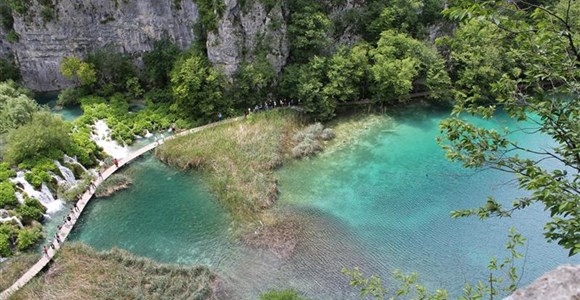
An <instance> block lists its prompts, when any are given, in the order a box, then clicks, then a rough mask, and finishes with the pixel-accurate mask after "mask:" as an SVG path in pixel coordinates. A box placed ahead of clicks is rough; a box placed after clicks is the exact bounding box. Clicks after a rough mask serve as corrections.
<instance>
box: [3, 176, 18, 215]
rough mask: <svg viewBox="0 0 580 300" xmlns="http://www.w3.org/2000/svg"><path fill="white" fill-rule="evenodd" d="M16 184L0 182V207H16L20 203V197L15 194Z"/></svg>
mask: <svg viewBox="0 0 580 300" xmlns="http://www.w3.org/2000/svg"><path fill="white" fill-rule="evenodd" d="M15 192H16V190H14V186H13V185H12V183H10V182H8V181H2V182H0V208H5V207H9V208H10V207H15V206H16V205H18V199H17V198H16V195H15V194H14V193H15Z"/></svg>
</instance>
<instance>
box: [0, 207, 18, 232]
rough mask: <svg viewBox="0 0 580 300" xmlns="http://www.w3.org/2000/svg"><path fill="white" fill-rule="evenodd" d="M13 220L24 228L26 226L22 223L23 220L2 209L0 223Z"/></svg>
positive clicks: (0, 210)
mask: <svg viewBox="0 0 580 300" xmlns="http://www.w3.org/2000/svg"><path fill="white" fill-rule="evenodd" d="M12 221H15V222H16V223H17V224H18V227H20V228H24V226H23V225H22V222H20V220H19V219H18V218H17V217H15V216H10V214H9V213H8V211H7V210H5V209H0V223H6V222H12Z"/></svg>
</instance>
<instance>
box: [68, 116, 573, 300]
mask: <svg viewBox="0 0 580 300" xmlns="http://www.w3.org/2000/svg"><path fill="white" fill-rule="evenodd" d="M402 115H405V116H404V117H395V118H394V119H390V120H389V119H385V121H384V122H382V123H381V125H379V126H376V127H373V128H369V130H367V131H366V132H365V133H363V134H361V135H360V136H359V137H357V142H356V143H354V144H349V145H346V146H344V147H342V148H340V149H337V150H335V151H332V152H331V153H325V154H323V155H321V156H319V157H317V158H313V159H309V160H303V161H297V162H293V163H290V164H288V165H286V166H284V168H283V169H282V170H281V171H280V173H279V177H280V191H281V198H280V200H279V202H278V204H277V205H276V208H275V209H277V210H280V211H281V212H284V213H288V214H292V215H293V216H294V217H295V218H297V219H298V220H299V221H300V223H301V225H302V227H303V231H302V235H301V236H300V238H299V241H300V243H299V245H298V246H297V249H296V252H295V253H294V255H293V256H292V257H290V258H288V259H279V258H277V257H276V256H275V255H273V254H272V253H270V252H269V251H267V250H254V249H247V248H246V247H245V246H243V245H242V244H240V243H239V242H236V241H235V240H234V239H232V238H230V236H229V228H230V226H231V224H230V221H229V219H228V216H227V215H226V213H225V212H224V210H223V209H221V208H220V207H219V206H218V205H217V204H216V202H215V200H214V199H213V198H212V196H211V195H210V194H209V193H208V192H207V190H206V189H205V188H204V186H203V184H202V183H201V181H200V174H198V173H192V174H186V173H183V172H181V171H179V170H176V169H173V168H171V167H168V166H165V165H163V164H162V163H160V162H159V161H158V160H156V159H155V158H153V157H147V158H145V159H142V160H140V161H137V162H135V163H133V164H132V165H131V166H129V167H128V168H127V169H126V170H125V172H126V173H127V174H128V175H130V176H131V177H132V178H133V180H134V186H133V187H132V188H130V189H129V190H126V191H122V192H119V193H117V194H116V195H114V196H113V197H111V198H107V199H100V200H97V201H94V202H92V203H91V204H90V205H89V206H88V209H87V210H86V212H85V213H84V216H83V217H82V219H81V223H80V224H79V225H80V226H78V227H77V228H76V229H75V231H74V235H73V239H76V240H80V241H83V242H85V243H88V244H89V245H91V246H93V247H95V248H97V249H101V250H106V249H110V248H112V247H119V248H123V249H127V250H130V251H132V252H134V253H136V254H137V255H142V256H147V257H151V258H153V259H156V260H158V261H161V262H175V263H183V264H192V263H203V264H208V265H209V266H210V267H212V268H213V269H214V270H216V271H217V272H218V273H219V275H220V277H221V278H222V279H223V282H224V286H225V287H226V296H227V297H228V298H232V299H255V298H256V296H257V295H258V294H259V293H260V292H262V291H264V290H267V289H270V288H286V287H294V288H296V289H298V290H300V291H302V292H303V293H304V294H305V295H307V296H309V297H311V298H312V299H354V298H356V291H354V290H352V289H351V288H349V287H348V280H347V278H345V277H344V276H343V275H342V274H340V269H342V268H343V267H354V266H359V267H360V268H361V270H362V271H363V272H365V273H377V274H379V275H381V276H383V277H384V278H388V277H389V274H390V272H391V271H393V270H394V269H400V270H403V271H406V272H411V271H417V272H419V273H420V275H421V279H422V282H424V283H425V284H426V285H428V286H429V287H432V288H434V287H443V288H447V289H448V290H450V292H451V293H452V294H453V295H457V294H458V293H459V292H460V290H461V287H462V285H463V283H464V282H466V281H468V282H472V281H473V280H474V279H484V278H485V277H486V276H487V272H486V266H487V263H488V258H489V256H492V255H496V256H503V255H504V253H503V251H502V249H503V244H504V243H505V240H506V237H507V229H508V228H509V227H510V226H512V225H513V226H516V227H517V228H518V230H519V231H520V232H522V233H523V234H524V235H525V236H526V237H527V238H528V239H529V246H528V247H527V249H523V251H526V252H527V258H526V260H525V261H523V262H522V263H524V269H525V273H524V278H523V280H522V284H525V283H528V282H530V281H531V280H533V279H534V278H535V277H537V276H539V275H540V274H542V273H543V272H545V271H547V270H549V269H551V268H553V267H555V266H556V265H558V264H561V263H566V262H575V263H579V262H580V258H574V259H569V258H567V256H566V255H567V253H566V251H564V250H562V249H560V248H559V247H558V246H557V245H552V244H548V243H546V241H545V240H544V238H543V237H542V235H541V231H542V226H543V224H544V222H545V220H546V219H547V216H546V214H545V213H544V212H543V210H542V209H541V207H532V208H530V209H527V210H526V211H525V212H524V213H520V214H517V215H516V216H515V217H514V218H511V219H503V220H495V219H493V220H488V221H484V222H482V221H479V220H476V219H460V220H454V219H451V218H449V212H450V211H451V210H453V209H458V208H470V207H475V206H477V205H478V204H480V203H482V202H483V201H484V199H485V197H486V196H488V195H493V196H496V197H497V198H498V199H502V201H505V202H506V203H509V202H510V201H511V200H512V199H513V198H514V197H515V196H516V195H520V194H521V192H519V191H517V189H516V187H515V186H514V185H513V184H509V183H508V182H509V180H510V179H511V178H510V177H509V176H508V175H507V174H504V173H499V172H494V171H483V172H473V171H468V170H464V169H462V168H461V167H460V166H459V165H457V164H452V163H449V162H448V161H446V160H445V158H444V157H443V153H442V151H441V150H440V148H439V146H438V145H437V144H436V143H435V137H436V136H437V134H438V128H437V125H438V122H439V121H440V119H441V118H443V117H445V116H446V113H444V112H438V111H426V110H413V111H406V112H404V114H402ZM494 122H495V123H494V124H502V125H506V126H513V124H510V123H509V122H508V121H506V120H501V119H499V120H495V121H494ZM482 124H485V123H484V122H482ZM517 138H518V139H519V140H521V141H522V142H528V143H534V144H537V145H544V144H545V145H548V143H549V140H548V139H546V138H545V137H541V136H537V135H536V136H526V135H520V136H519V137H517ZM526 139H531V140H526Z"/></svg>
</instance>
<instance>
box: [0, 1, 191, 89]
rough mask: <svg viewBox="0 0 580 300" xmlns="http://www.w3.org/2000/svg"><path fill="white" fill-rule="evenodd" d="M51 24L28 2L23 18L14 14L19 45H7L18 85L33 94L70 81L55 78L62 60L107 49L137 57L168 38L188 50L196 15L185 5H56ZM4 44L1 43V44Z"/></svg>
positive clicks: (99, 2) (150, 3)
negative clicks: (16, 66) (19, 78)
mask: <svg viewBox="0 0 580 300" xmlns="http://www.w3.org/2000/svg"><path fill="white" fill-rule="evenodd" d="M56 2H57V3H56V5H55V7H54V8H53V19H52V20H50V21H46V22H45V21H43V18H42V17H41V11H42V6H41V5H39V4H38V2H37V1H33V5H31V6H30V7H29V9H28V12H27V13H26V14H24V15H15V16H14V17H15V18H14V30H15V31H16V32H17V33H18V35H19V36H20V40H19V41H18V42H16V43H13V44H11V51H12V52H13V53H14V55H15V57H16V59H17V61H18V63H19V65H20V69H21V72H22V77H23V81H24V84H25V85H26V86H28V87H29V88H32V89H34V90H39V91H47V90H56V89H61V88H63V87H66V86H69V85H70V84H71V82H69V81H68V80H66V79H65V78H63V77H62V76H61V75H60V73H59V64H60V61H61V60H62V58H63V57H67V56H76V57H83V56H84V55H85V54H86V53H87V52H90V51H94V50H96V49H99V48H102V47H105V46H108V45H111V46H113V47H114V48H115V49H117V51H119V52H122V53H128V54H131V55H134V56H139V55H140V54H141V53H143V52H146V51H149V50H151V49H152V46H153V42H154V41H156V40H158V39H160V38H161V37H162V36H168V37H169V38H170V39H172V40H173V41H174V42H175V43H176V44H177V45H179V46H181V47H183V48H185V47H188V46H189V45H191V43H192V41H193V39H194V34H193V31H192V26H193V24H195V23H196V22H197V19H198V11H197V7H196V5H195V4H194V3H193V2H192V1H191V0H182V1H181V7H180V8H176V7H175V6H174V5H175V4H174V1H159V0H139V1H121V0H119V1H113V0H98V1H95V0H60V1H56ZM5 43H6V42H5V41H3V44H5Z"/></svg>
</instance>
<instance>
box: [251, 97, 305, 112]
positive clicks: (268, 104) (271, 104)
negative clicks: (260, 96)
mask: <svg viewBox="0 0 580 300" xmlns="http://www.w3.org/2000/svg"><path fill="white" fill-rule="evenodd" d="M284 100H285V99H280V100H271V101H266V102H264V105H261V104H256V106H255V107H254V112H258V111H261V110H270V109H273V108H276V107H284V106H287V107H290V106H293V105H294V100H290V101H284ZM248 110H249V108H248ZM244 115H246V113H245V112H244Z"/></svg>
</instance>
